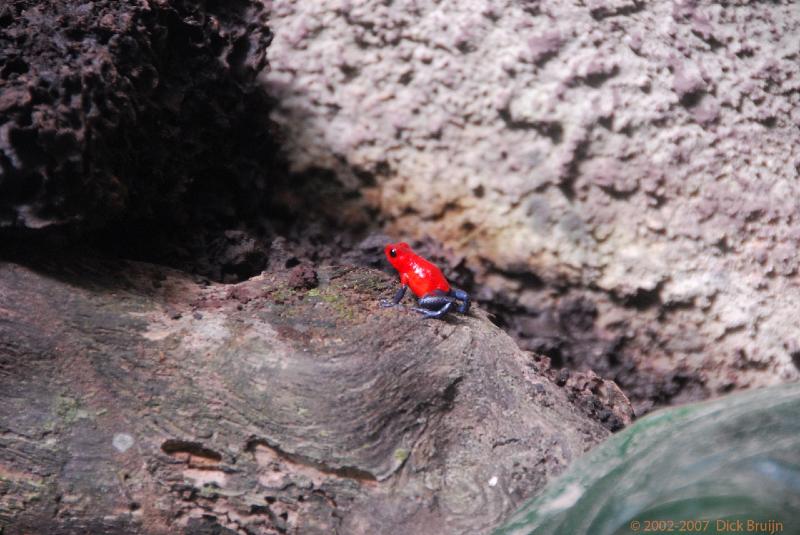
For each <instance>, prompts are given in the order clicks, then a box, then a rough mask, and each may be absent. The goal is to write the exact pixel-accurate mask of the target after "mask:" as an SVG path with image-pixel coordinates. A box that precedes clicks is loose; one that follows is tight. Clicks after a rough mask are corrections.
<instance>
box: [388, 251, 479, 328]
mask: <svg viewBox="0 0 800 535" xmlns="http://www.w3.org/2000/svg"><path fill="white" fill-rule="evenodd" d="M384 252H385V253H386V259H387V260H389V263H390V264H392V266H394V268H395V269H396V270H397V272H398V273H399V274H400V284H401V286H400V289H399V290H397V293H396V294H395V296H394V299H392V300H391V301H389V300H387V299H382V300H381V306H384V307H393V306H396V305H398V304H400V301H401V300H402V299H403V296H405V295H406V289H408V288H411V291H412V292H414V295H416V296H417V298H418V301H417V303H418V304H419V306H418V307H415V308H414V309H413V310H415V311H416V312H419V313H420V314H422V315H423V316H425V317H426V318H442V317H444V315H445V314H447V313H448V312H450V310H451V309H452V308H453V306H455V307H456V310H457V311H458V312H459V313H461V314H466V313H467V312H469V294H467V292H465V291H464V290H459V289H457V288H452V287H451V286H450V284H449V283H448V282H447V279H445V278H444V275H442V272H441V271H440V270H439V268H438V267H436V266H435V265H434V264H432V263H431V262H428V261H427V260H425V259H424V258H422V257H421V256H419V255H418V254H416V253H414V251H412V250H411V247H410V246H409V245H408V244H407V243H404V242H400V243H390V244H388V245H386V247H384Z"/></svg>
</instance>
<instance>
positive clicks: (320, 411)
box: [0, 259, 629, 535]
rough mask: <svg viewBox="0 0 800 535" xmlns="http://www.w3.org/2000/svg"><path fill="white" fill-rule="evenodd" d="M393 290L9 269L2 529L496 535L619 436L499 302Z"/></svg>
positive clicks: (327, 280)
mask: <svg viewBox="0 0 800 535" xmlns="http://www.w3.org/2000/svg"><path fill="white" fill-rule="evenodd" d="M392 286H393V281H390V279H389V277H388V276H387V275H385V274H383V273H382V272H379V271H375V270H370V269H364V268H356V267H330V268H321V269H319V270H313V269H312V268H310V267H309V266H300V268H299V269H298V268H295V269H294V270H288V269H287V270H283V271H280V272H277V273H264V274H262V275H260V276H257V277H255V278H252V279H250V280H247V281H245V282H242V283H239V284H235V285H221V284H213V283H209V282H208V281H204V280H201V279H199V278H197V277H194V278H193V277H192V276H190V275H187V274H184V273H181V272H178V271H174V270H170V269H166V268H161V267H157V266H152V265H148V264H138V263H129V262H121V261H110V260H98V259H92V260H63V259H58V260H52V259H51V260H49V261H48V262H47V263H34V264H30V263H29V264H28V265H24V266H23V265H20V264H17V263H13V262H4V263H0V531H2V532H3V533H5V534H21V533H50V534H58V533H83V532H90V533H100V534H102V533H109V534H110V533H122V532H124V533H131V532H137V533H140V532H141V533H156V534H159V533H177V532H181V533H302V534H304V535H309V534H315V533H319V534H322V533H324V534H331V533H346V534H360V533H363V534H376V533H395V534H402V533H408V534H412V533H413V534H416V535H424V534H432V535H433V534H436V535H441V534H448V533H486V532H488V531H489V530H490V528H492V527H493V526H495V525H497V524H498V523H499V522H500V521H501V520H502V519H503V518H504V517H505V516H507V515H508V513H509V512H510V511H512V510H513V509H514V508H516V507H517V506H518V505H519V504H520V503H521V502H522V501H523V500H526V499H528V498H530V497H532V496H534V495H536V493H537V492H538V491H539V490H540V489H541V488H542V487H543V485H544V484H545V483H546V482H547V481H548V480H549V479H550V478H551V477H552V476H554V475H557V474H559V473H560V472H562V471H563V469H564V468H565V467H566V466H567V465H568V464H570V463H571V462H572V461H573V460H574V459H576V458H577V457H579V456H580V455H581V454H582V453H583V452H585V451H586V450H587V449H589V448H590V447H591V446H593V445H594V444H597V443H598V442H599V441H601V440H602V439H604V438H605V437H606V436H607V435H608V431H607V430H606V429H605V428H604V427H603V426H602V425H601V424H600V423H598V421H596V418H593V417H591V416H589V415H588V414H587V412H586V410H585V407H582V406H580V404H579V403H575V402H573V401H572V400H571V399H573V398H574V396H572V398H571V397H570V396H569V395H568V394H569V392H568V390H566V389H564V388H561V387H559V386H557V385H556V384H555V383H553V382H552V381H551V380H550V378H548V375H547V371H546V370H543V369H540V366H538V365H537V364H536V362H535V361H534V360H533V359H532V357H531V354H530V353H526V352H523V351H521V350H520V349H518V348H517V346H516V345H515V344H514V342H513V341H512V340H511V338H509V336H507V335H506V334H505V333H504V332H503V331H501V330H500V329H499V328H497V327H496V326H494V325H493V324H492V323H491V322H490V321H488V319H487V317H486V314H485V313H484V312H482V311H480V310H475V311H474V312H472V313H471V314H470V315H469V316H454V317H452V318H448V319H447V320H446V321H425V320H422V319H420V318H419V317H418V315H417V314H415V313H414V312H412V311H410V310H408V309H404V308H395V309H383V308H381V307H379V306H378V304H377V299H378V298H379V297H380V296H386V295H390V294H391V288H392ZM628 408H629V406H628Z"/></svg>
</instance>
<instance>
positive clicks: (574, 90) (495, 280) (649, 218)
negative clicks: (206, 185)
mask: <svg viewBox="0 0 800 535" xmlns="http://www.w3.org/2000/svg"><path fill="white" fill-rule="evenodd" d="M269 6H270V24H271V26H272V28H273V30H274V31H275V33H276V39H275V42H274V44H273V45H272V46H271V47H270V50H269V59H270V63H271V65H272V69H271V72H269V73H267V74H265V75H264V77H263V81H264V84H265V87H266V88H267V90H268V91H269V92H271V93H272V94H274V95H275V96H276V97H277V98H278V99H279V101H280V103H279V107H278V108H277V109H276V110H275V112H274V113H273V117H274V119H275V120H276V121H277V122H279V123H280V124H281V125H282V126H283V128H284V129H285V130H286V131H287V146H288V153H289V158H290V162H291V166H292V169H293V171H294V172H295V173H298V174H299V175H302V176H308V175H309V174H311V175H319V176H327V175H330V174H331V173H333V174H335V176H336V177H338V179H339V180H340V182H341V184H342V185H343V187H345V188H349V189H350V190H352V191H353V192H358V193H360V194H361V195H363V197H364V198H365V199H367V200H368V201H370V202H372V203H373V207H374V208H376V209H377V210H380V212H381V214H382V216H383V220H384V221H386V229H387V231H388V232H389V233H390V234H391V235H393V237H395V238H400V237H402V238H425V237H431V238H433V239H435V240H438V241H439V242H442V243H445V244H446V245H447V246H448V247H451V248H452V250H453V251H454V254H455V255H456V256H460V257H463V258H465V259H466V264H467V266H469V267H470V269H471V270H472V271H473V273H474V274H475V277H476V282H477V283H478V285H479V286H480V287H482V288H484V289H485V291H484V293H483V294H482V295H481V296H480V297H481V298H482V299H483V301H484V302H489V301H492V302H496V303H500V304H502V306H503V307H504V308H505V310H506V311H511V313H510V316H512V317H511V319H508V321H509V322H511V323H516V324H519V323H520V322H522V323H524V322H525V321H526V320H531V321H528V324H529V326H530V327H531V329H529V330H527V331H526V330H524V329H517V334H518V338H519V339H520V340H521V341H522V343H527V342H531V341H533V343H536V342H535V341H536V340H537V339H542V338H544V337H554V338H556V340H555V342H556V343H557V344H560V345H561V346H562V348H564V349H563V350H564V351H566V352H568V353H569V355H567V359H566V360H570V359H572V358H575V359H577V360H578V361H577V362H576V363H575V367H577V368H592V369H595V370H598V371H602V372H603V373H604V374H606V376H607V377H610V378H613V379H616V380H617V381H618V382H619V383H620V384H622V385H623V386H624V387H625V388H626V389H627V390H628V391H629V393H631V395H632V397H633V398H634V399H635V401H637V407H638V410H639V412H644V411H646V410H648V409H649V408H650V407H651V406H652V405H653V404H662V403H670V402H675V401H683V400H687V399H692V398H697V397H705V396H708V395H710V394H714V393H718V392H721V391H726V390H729V389H732V388H743V387H747V386H754V385H762V384H768V383H775V382H779V381H783V380H789V379H797V378H798V376H799V375H798V370H797V366H796V364H795V363H793V361H792V359H793V355H796V354H797V352H798V347H800V346H799V345H798V344H799V343H800V342H798V340H797V333H796V329H795V327H794V324H793V322H792V321H789V319H788V318H791V317H792V315H793V313H794V312H795V311H796V310H797V309H798V307H800V288H798V285H797V275H798V257H797V255H796V251H797V249H798V245H800V244H799V243H798V242H800V227H798V223H797V218H796V215H795V212H796V204H797V203H796V199H797V198H798V195H799V194H800V181H798V167H800V159H798V156H797V151H796V147H797V146H798V144H800V129H798V126H800V111H799V110H800V102H799V101H800V72H799V71H800V66H799V64H798V59H799V58H800V40H798V39H797V38H796V36H797V35H798V32H800V12H798V10H797V9H796V6H795V4H794V3H793V2H789V1H779V2H737V3H715V2H708V1H686V2H641V1H636V0H633V1H631V0H620V1H616V0H615V1H611V0H597V1H591V2H583V1H573V2H561V1H558V2H556V1H540V2H523V1H517V0H506V1H500V2H495V1H488V0H471V1H461V0H444V1H441V2H418V1H413V0H396V1H394V2H385V1H382V0H341V1H336V2H324V3H323V2H304V3H299V2H291V1H288V0H275V1H273V2H270V3H269ZM576 301H586V302H589V303H591V307H593V308H594V309H595V310H596V315H595V316H594V317H592V318H590V321H586V322H585V323H584V324H582V325H581V326H579V327H578V331H577V332H573V333H572V334H569V335H565V334H564V333H565V332H566V330H569V329H563V328H561V329H558V330H556V331H555V332H553V331H552V330H539V329H538V328H537V327H536V325H537V324H538V325H543V324H545V323H547V322H546V321H544V322H543V321H540V320H541V319H542V317H543V316H546V315H551V316H552V315H553V314H559V315H560V313H559V312H558V311H564V310H565V309H567V308H569V306H570V303H574V302H576ZM564 317H565V318H567V319H569V318H570V316H569V314H565V316H564ZM582 318H585V314H583V313H582V312H580V313H579V318H578V319H581V321H583V320H582ZM573 331H574V329H573ZM570 347H571V348H573V349H572V350H569V348H570ZM575 348H578V349H575ZM609 348H612V349H611V350H609ZM795 360H796V357H795ZM676 374H677V375H679V376H680V375H681V374H684V375H683V376H682V377H683V378H680V377H678V378H676Z"/></svg>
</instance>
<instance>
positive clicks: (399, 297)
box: [381, 284, 408, 307]
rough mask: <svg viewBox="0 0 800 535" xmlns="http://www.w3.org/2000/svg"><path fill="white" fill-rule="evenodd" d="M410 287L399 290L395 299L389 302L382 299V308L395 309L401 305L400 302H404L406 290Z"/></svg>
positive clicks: (403, 286)
mask: <svg viewBox="0 0 800 535" xmlns="http://www.w3.org/2000/svg"><path fill="white" fill-rule="evenodd" d="M407 288H408V286H406V285H405V284H404V285H402V286H401V287H400V289H399V290H397V293H396V294H394V298H393V299H392V300H391V301H387V300H386V299H381V306H382V307H393V306H397V305H399V304H400V301H402V300H403V297H404V296H405V295H406V289H407Z"/></svg>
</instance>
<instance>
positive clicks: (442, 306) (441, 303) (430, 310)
mask: <svg viewBox="0 0 800 535" xmlns="http://www.w3.org/2000/svg"><path fill="white" fill-rule="evenodd" d="M418 303H419V306H418V307H415V308H414V310H415V311H416V312H419V313H420V314H422V315H423V316H425V317H426V318H442V317H443V316H444V315H445V314H447V313H448V312H449V311H450V309H451V308H452V307H453V298H452V297H450V296H449V295H445V294H443V293H441V292H436V293H434V294H428V295H424V296H422V297H420V299H419V301H418Z"/></svg>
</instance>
